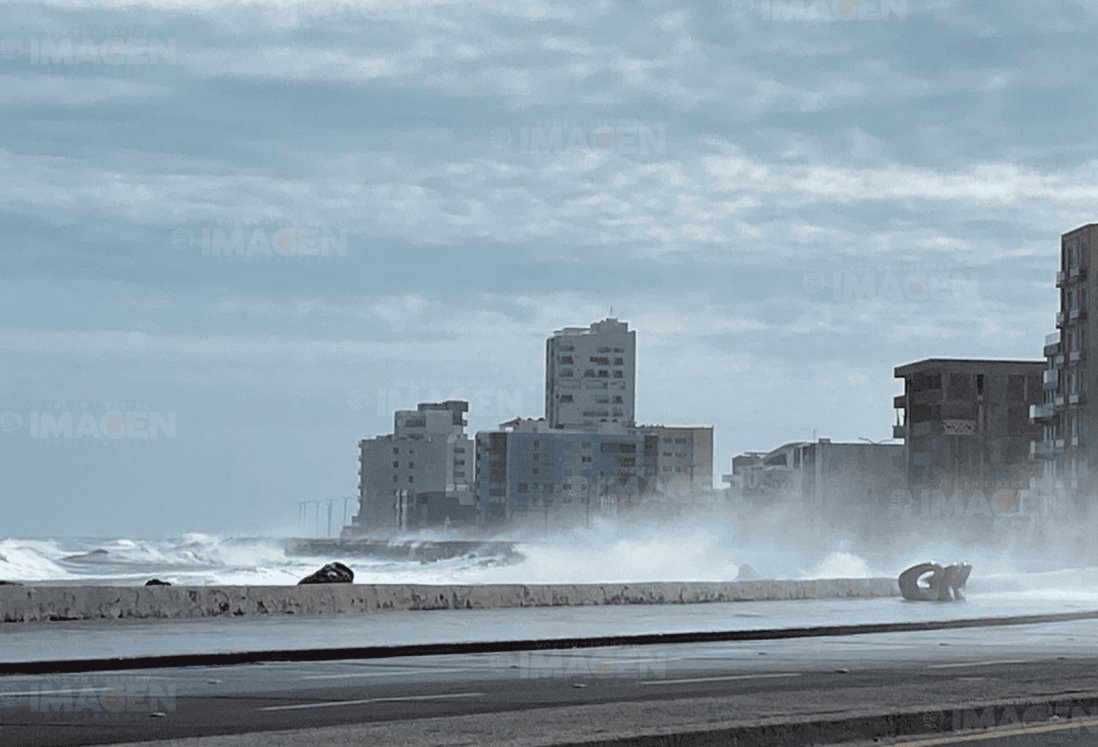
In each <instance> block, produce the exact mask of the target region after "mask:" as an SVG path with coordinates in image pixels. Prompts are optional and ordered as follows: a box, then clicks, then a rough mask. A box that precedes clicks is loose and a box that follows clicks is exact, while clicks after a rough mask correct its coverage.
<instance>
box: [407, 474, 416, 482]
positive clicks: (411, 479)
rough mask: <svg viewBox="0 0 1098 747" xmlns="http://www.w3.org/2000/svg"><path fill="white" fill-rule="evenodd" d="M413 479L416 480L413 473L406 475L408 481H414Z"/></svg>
mask: <svg viewBox="0 0 1098 747" xmlns="http://www.w3.org/2000/svg"><path fill="white" fill-rule="evenodd" d="M415 481H416V478H415V475H408V482H415Z"/></svg>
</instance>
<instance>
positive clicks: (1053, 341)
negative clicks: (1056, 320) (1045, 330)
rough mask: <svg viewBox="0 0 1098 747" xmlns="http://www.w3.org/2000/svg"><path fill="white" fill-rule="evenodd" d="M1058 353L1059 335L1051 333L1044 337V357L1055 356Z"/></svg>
mask: <svg viewBox="0 0 1098 747" xmlns="http://www.w3.org/2000/svg"><path fill="white" fill-rule="evenodd" d="M1059 352H1060V333H1059V332H1053V333H1052V334H1048V335H1045V353H1044V354H1045V356H1046V357H1048V356H1050V355H1056V354H1057V353H1059Z"/></svg>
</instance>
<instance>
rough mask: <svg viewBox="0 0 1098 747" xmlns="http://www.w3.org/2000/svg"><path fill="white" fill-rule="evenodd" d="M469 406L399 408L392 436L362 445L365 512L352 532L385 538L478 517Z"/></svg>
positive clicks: (362, 505) (362, 509) (455, 403)
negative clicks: (467, 429) (467, 428)
mask: <svg viewBox="0 0 1098 747" xmlns="http://www.w3.org/2000/svg"><path fill="white" fill-rule="evenodd" d="M468 410H469V404H468V403H467V402H462V401H455V400H450V401H447V402H438V403H423V404H420V405H419V406H418V407H417V408H416V409H415V410H399V411H397V412H396V414H395V415H394V418H393V421H394V422H393V432H392V433H391V434H388V435H384V436H378V437H376V438H370V439H365V440H363V441H361V442H360V443H359V463H360V469H359V475H360V479H359V511H358V515H357V516H355V517H354V520H353V521H352V523H351V526H350V527H349V530H350V531H349V533H350V534H357V535H364V534H368V535H371V536H384V535H389V534H393V533H396V532H399V531H404V530H408V529H415V528H420V527H424V526H428V525H444V524H446V523H447V520H449V522H450V523H460V522H472V521H474V520H475V518H476V504H475V496H474V493H473V484H474V477H475V474H474V471H473V470H474V467H475V463H474V459H475V453H474V450H473V441H472V439H470V438H469V436H468V435H466V434H465V425H466V422H465V413H466V412H468Z"/></svg>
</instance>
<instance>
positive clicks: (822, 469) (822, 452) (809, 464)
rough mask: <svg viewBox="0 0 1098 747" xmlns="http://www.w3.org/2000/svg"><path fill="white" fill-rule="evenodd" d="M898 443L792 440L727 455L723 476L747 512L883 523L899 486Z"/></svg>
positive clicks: (855, 524) (857, 524)
mask: <svg viewBox="0 0 1098 747" xmlns="http://www.w3.org/2000/svg"><path fill="white" fill-rule="evenodd" d="M904 479H905V478H904V461H903V447H902V446H900V445H899V444H879V443H868V442H866V443H861V442H857V443H834V442H832V441H831V440H830V439H827V438H821V439H819V440H817V441H794V442H791V443H787V444H783V445H781V446H779V447H778V448H776V449H773V450H771V451H767V452H759V451H752V452H747V453H744V454H740V455H738V456H736V457H734V458H733V459H732V473H731V474H728V475H725V476H724V480H725V482H726V483H728V484H729V488H728V492H729V494H730V498H731V501H732V502H733V504H737V505H739V506H741V507H742V508H744V509H746V510H748V511H763V510H766V509H775V510H785V511H790V512H792V514H793V515H795V516H796V517H797V518H805V519H814V520H819V521H823V522H826V523H828V524H830V525H833V526H837V527H848V528H852V529H869V528H871V527H872V525H873V524H874V523H875V522H877V521H878V520H880V521H884V519H885V514H886V513H887V511H888V510H889V508H890V503H891V501H892V498H893V495H894V494H895V492H896V491H897V490H898V489H901V488H902V487H903V485H904Z"/></svg>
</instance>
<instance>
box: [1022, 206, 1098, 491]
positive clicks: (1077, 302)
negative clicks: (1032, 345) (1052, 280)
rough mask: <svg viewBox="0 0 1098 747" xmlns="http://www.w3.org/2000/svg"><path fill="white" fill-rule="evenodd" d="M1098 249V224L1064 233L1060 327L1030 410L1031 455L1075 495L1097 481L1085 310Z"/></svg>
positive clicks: (1048, 343) (1052, 481)
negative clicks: (1034, 431) (1034, 433)
mask: <svg viewBox="0 0 1098 747" xmlns="http://www.w3.org/2000/svg"><path fill="white" fill-rule="evenodd" d="M1096 251H1098V224H1094V223H1090V224H1087V225H1085V226H1081V227H1079V228H1076V229H1074V230H1072V231H1068V232H1067V233H1065V234H1063V236H1061V237H1060V270H1059V272H1057V273H1056V287H1057V288H1059V290H1060V310H1059V311H1058V312H1057V314H1056V328H1057V329H1056V332H1054V333H1053V334H1051V335H1049V336H1048V337H1046V338H1045V347H1044V354H1045V359H1046V370H1045V372H1044V379H1043V383H1044V396H1043V397H1042V398H1041V399H1040V400H1038V402H1037V403H1036V404H1035V405H1034V406H1033V407H1032V408H1031V409H1030V415H1031V419H1032V421H1033V423H1034V424H1035V426H1036V427H1037V428H1039V429H1040V432H1041V438H1040V441H1039V442H1037V443H1035V444H1033V455H1034V456H1035V457H1037V458H1038V459H1041V460H1044V465H1043V475H1044V477H1045V478H1046V479H1045V485H1046V486H1049V487H1053V488H1055V489H1056V490H1059V491H1065V492H1066V493H1067V494H1068V495H1070V496H1073V497H1075V498H1076V499H1081V498H1082V497H1083V496H1086V495H1091V494H1093V492H1094V489H1095V487H1096V484H1098V483H1096V480H1095V478H1096V477H1098V470H1096V471H1095V472H1094V473H1092V472H1091V471H1090V465H1091V464H1095V465H1098V454H1096V445H1098V441H1095V440H1094V439H1091V438H1090V431H1091V430H1093V431H1094V432H1095V434H1098V425H1095V426H1091V423H1092V422H1093V421H1094V419H1095V418H1096V417H1098V412H1096V410H1095V408H1093V407H1092V406H1091V404H1090V403H1089V401H1088V399H1087V388H1088V386H1087V382H1088V380H1089V379H1090V378H1091V373H1090V361H1092V360H1094V356H1095V353H1096V352H1098V351H1095V349H1094V347H1093V346H1094V341H1095V335H1094V334H1092V333H1091V332H1090V315H1089V314H1088V313H1087V312H1088V303H1089V297H1090V296H1091V295H1093V294H1094V292H1095V290H1094V283H1095V279H1094V277H1092V276H1091V275H1090V265H1091V264H1092V258H1093V257H1094V256H1095V252H1096ZM1080 507H1082V505H1081V504H1080Z"/></svg>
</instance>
